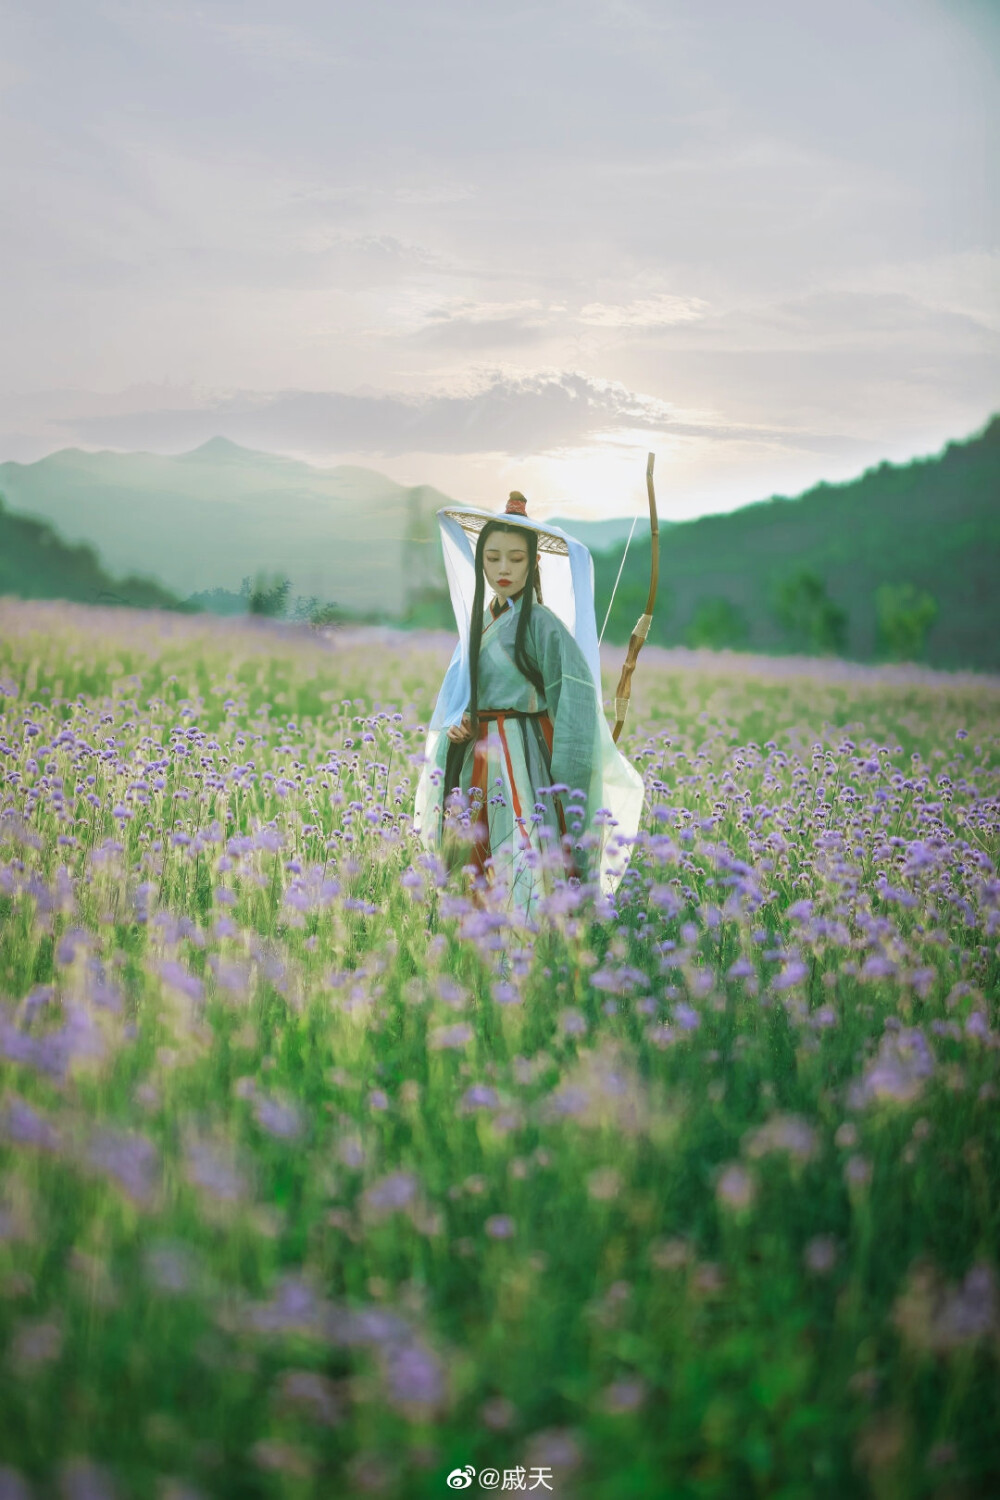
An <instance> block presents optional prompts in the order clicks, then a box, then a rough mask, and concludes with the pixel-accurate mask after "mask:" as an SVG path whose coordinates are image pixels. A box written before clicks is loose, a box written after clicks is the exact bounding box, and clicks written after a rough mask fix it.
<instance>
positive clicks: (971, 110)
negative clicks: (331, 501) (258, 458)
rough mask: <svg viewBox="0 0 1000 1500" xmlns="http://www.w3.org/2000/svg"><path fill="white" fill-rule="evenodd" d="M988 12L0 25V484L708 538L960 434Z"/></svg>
mask: <svg viewBox="0 0 1000 1500" xmlns="http://www.w3.org/2000/svg"><path fill="white" fill-rule="evenodd" d="M998 73H1000V6H998V5H996V4H995V3H993V0H948V3H943V0H837V3H836V4H829V3H827V0H755V3H754V4H752V5H751V4H749V3H747V0H544V3H539V4H518V3H517V0H513V3H508V4H506V5H504V6H500V5H499V4H487V3H485V0H427V3H424V4H414V3H413V0H365V4H363V5H360V4H358V3H357V0H350V3H349V4H348V3H343V0H283V3H282V4H281V5H277V4H275V3H274V0H270V3H267V4H262V3H259V0H232V3H229V0H199V3H189V0H103V3H96V0H62V3H51V0H17V3H11V0H0V129H2V140H3V149H2V151H0V327H2V330H3V336H2V337H0V459H16V460H19V461H22V462H29V461H32V460H34V459H36V458H38V457H40V456H42V455H43V454H45V453H48V452H51V451H53V450H56V449H59V448H62V447H66V446H71V445H72V446H80V447H86V448H101V447H110V448H117V449H137V448H138V449H148V450H151V451H155V452H161V453H179V452H184V451H187V450H189V449H191V448H194V447H196V446H198V445H199V444H200V443H202V442H204V441H206V440H207V439H208V438H210V437H212V436H214V435H216V434H221V435H223V436H225V437H228V438H231V439H232V440H234V441H236V442H239V443H242V444H245V445H246V446H249V447H254V448H260V449H265V450H268V451H273V452H280V453H286V454H291V455H293V456H296V457H300V458H303V459H307V460H308V461H310V462H313V463H317V464H322V465H324V466H328V465H333V464H338V463H351V464H362V465H364V466H365V467H369V468H374V469H377V470H379V471H380V472H382V473H385V474H388V475H389V476H390V477H392V478H393V479H396V480H398V481H401V482H404V483H407V484H416V483H429V484H434V485H436V486H438V487H439V488H440V489H442V490H444V491H445V492H446V493H447V494H449V495H452V496H454V497H456V498H458V499H460V500H462V501H463V502H466V503H472V504H481V505H487V506H499V505H502V503H503V501H504V499H505V497H506V494H507V492H508V491H509V490H510V489H512V488H517V489H520V490H522V491H524V493H525V494H527V495H528V497H529V505H530V506H531V509H532V510H533V511H534V512H535V513H537V514H539V515H541V516H544V515H546V514H553V513H554V512H558V513H560V514H562V515H573V516H578V517H582V518H588V519H596V518H598V517H601V516H610V515H627V514H630V513H633V512H634V511H635V510H636V509H639V508H641V507H643V506H644V504H645V501H644V495H645V483H644V473H645V461H646V453H647V452H648V451H653V452H655V454H656V477H657V494H658V498H659V504H660V511H661V514H662V515H663V516H665V517H669V518H671V519H683V518H686V517H688V516H693V515H697V514H701V513H704V512H707V511H720V510H729V509H732V508H734V507H735V506H738V505H741V504H745V503H748V502H750V501H753V500H756V499H760V498H763V497H766V496H768V495H771V494H775V493H781V494H794V493H798V492H799V491H801V490H803V489H805V488H807V487H808V486H809V485H811V484H813V483H815V482H816V481H818V480H820V479H826V480H834V481H835V480H838V479H846V478H850V477H852V476H854V475H856V474H858V473H860V472H862V470H863V469H864V468H866V467H868V466H869V465H871V464H874V463H878V462H880V461H882V460H883V459H889V460H890V461H902V460H905V459H907V458H909V457H911V456H913V455H915V454H925V453H931V452H935V451H937V450H938V449H939V448H940V447H941V446H942V445H943V444H944V443H945V442H946V441H948V440H949V439H952V438H961V437H964V436H966V435H968V434H969V433H971V432H973V431H975V430H976V429H978V428H980V427H981V426H982V425H983V424H984V422H985V421H986V420H987V419H988V418H989V416H990V415H991V413H992V412H994V411H996V410H1000V359H998V350H1000V275H998V272H1000V183H998V175H1000V153H998V152H997V151H996V149H995V143H996V142H997V140H1000V88H998V81H1000V80H998Z"/></svg>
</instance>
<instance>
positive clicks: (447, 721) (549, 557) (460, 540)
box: [414, 507, 643, 892]
mask: <svg viewBox="0 0 1000 1500" xmlns="http://www.w3.org/2000/svg"><path fill="white" fill-rule="evenodd" d="M460 516H461V517H468V518H469V520H470V521H472V520H473V518H476V519H477V520H478V518H481V517H484V518H485V519H486V520H489V521H502V522H503V523H504V524H505V525H509V526H518V527H521V528H523V529H525V530H530V531H537V532H538V533H539V540H540V541H541V538H542V537H543V536H544V537H545V538H547V539H548V538H552V539H554V540H555V542H556V544H557V545H558V547H559V550H558V551H556V550H551V549H550V547H549V546H544V545H541V546H539V549H538V571H539V578H540V580H541V585H542V599H543V600H544V602H545V606H546V608H547V609H550V610H551V611H552V613H553V614H555V615H558V617H559V619H560V620H561V621H562V623H563V624H564V625H565V626H566V629H567V630H568V631H569V633H570V635H572V637H573V639H574V640H575V641H576V643H577V645H578V646H579V647H580V650H581V651H582V652H583V655H584V659H585V660H586V663H587V666H588V667H589V668H590V673H591V676H592V677H593V679H594V684H595V687H596V689H597V702H598V705H599V713H598V717H599V720H600V731H599V733H600V739H601V769H602V773H603V780H604V806H605V807H606V808H607V809H608V811H609V812H610V813H611V816H612V818H613V819H614V823H613V824H609V825H608V833H609V835H610V836H609V837H608V838H606V839H605V842H604V848H603V852H602V856H601V886H602V889H603V890H604V891H606V892H610V891H613V890H614V889H615V887H616V886H617V884H618V882H619V880H620V879H621V877H622V875H623V874H624V873H625V869H626V866H627V865H628V860H629V855H630V853H631V840H632V839H634V837H635V834H636V832H637V831H638V827H639V818H640V816H641V813H642V800H643V783H642V777H641V776H640V775H639V773H638V771H637V770H636V769H635V767H634V766H633V765H632V764H631V763H630V762H629V761H627V760H626V759H625V757H624V755H622V753H621V751H620V750H619V749H618V747H617V745H616V744H615V743H614V741H613V740H612V738H611V730H610V729H609V728H608V722H607V719H606V718H605V716H604V710H603V702H604V690H603V688H602V686H601V658H600V652H599V649H598V641H597V618H596V614H595V609H594V560H593V558H592V557H591V555H590V552H589V550H588V549H587V548H586V547H585V546H584V545H583V543H582V542H578V541H577V540H576V538H575V537H572V536H569V535H568V533H566V532H565V531H563V530H562V528H561V527H559V526H549V525H546V524H543V523H541V522H538V521H534V520H532V519H531V518H530V517H528V516H523V515H515V514H506V513H496V512H493V511H482V510H476V509H473V508H472V507H468V508H465V507H462V508H458V507H449V508H447V509H445V510H439V511H438V524H439V526H440V528H441V548H442V551H443V552H444V565H445V572H446V574H447V577H448V589H449V591H450V593H451V603H452V608H453V609H454V611H455V623H456V625H457V626H458V644H457V645H456V647H455V651H454V654H453V656H452V658H451V662H450V664H449V666H448V670H447V672H446V673H445V677H444V682H443V683H442V684H441V691H440V692H439V693H438V697H437V702H436V704H435V705H434V712H433V714H432V715H431V721H430V727H429V731H428V735H427V747H426V751H425V756H424V767H423V770H422V771H421V774H420V780H419V783H418V785H417V795H416V805H415V808H414V826H415V827H416V828H417V831H418V832H420V833H421V837H422V838H423V839H424V842H425V843H427V844H430V843H431V842H432V841H433V826H434V819H433V818H432V817H430V816H428V813H429V809H430V804H431V793H432V791H433V788H432V786H431V780H430V767H431V766H432V765H433V763H434V754H435V750H436V748H437V744H438V739H439V737H440V735H441V734H442V733H443V731H444V730H446V729H448V728H449V727H450V726H451V725H453V724H459V723H461V720H462V715H463V713H464V712H465V711H466V709H467V708H468V706H469V626H470V621H471V618H472V604H473V596H474V594H475V587H476V546H475V531H478V530H479V529H481V527H479V526H478V525H477V526H476V527H475V531H474V533H473V535H470V532H469V530H468V529H466V527H464V526H463V525H462V524H461V523H460V521H459V519H458V518H459V517H460ZM563 547H565V551H563V550H562V548H563ZM626 840H628V841H629V842H624V841H626Z"/></svg>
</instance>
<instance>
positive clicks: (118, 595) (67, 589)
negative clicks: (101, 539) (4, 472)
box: [0, 499, 178, 609]
mask: <svg viewBox="0 0 1000 1500" xmlns="http://www.w3.org/2000/svg"><path fill="white" fill-rule="evenodd" d="M3 594H16V595H17V596H18V597H19V598H21V599H72V600H74V601H76V602H78V603H83V604H130V605H132V606H134V607H135V608H137V609H173V608H176V607H177V605H178V600H177V599H176V598H175V597H174V595H172V594H171V593H169V592H168V591H167V590H166V589H164V588H161V587H160V585H159V584H158V583H156V582H155V581H154V580H152V579H150V578H142V577H136V576H130V577H128V578H112V577H111V576H110V575H109V574H108V573H106V572H105V571H104V569H103V568H102V566H101V564H100V561H99V560H98V557H97V554H96V553H95V552H94V549H93V547H88V546H85V545H83V544H80V545H78V546H70V545H68V544H67V543H66V542H64V541H63V540H62V538H61V537H60V536H58V535H57V533H56V532H55V531H53V529H52V527H51V526H49V525H48V524H47V523H46V522H45V521H38V520H35V519H34V518H33V517H31V516H16V515H10V514H9V513H8V512H7V510H6V508H5V506H4V503H3V500H2V499H0V595H3Z"/></svg>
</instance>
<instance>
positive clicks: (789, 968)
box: [765, 954, 809, 990]
mask: <svg viewBox="0 0 1000 1500" xmlns="http://www.w3.org/2000/svg"><path fill="white" fill-rule="evenodd" d="M766 956H767V955H766V954H765V957H766ZM808 978H809V969H808V966H807V965H806V964H804V963H803V962H802V961H801V959H798V958H793V959H790V960H789V962H788V963H786V964H785V967H784V968H783V969H782V971H781V973H780V974H778V975H777V976H776V977H775V978H774V979H773V980H772V981H771V988H772V989H775V990H790V989H791V988H792V987H793V985H796V984H802V983H804V981H805V980H806V979H808Z"/></svg>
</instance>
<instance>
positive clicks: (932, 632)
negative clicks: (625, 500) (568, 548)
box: [594, 417, 1000, 670]
mask: <svg viewBox="0 0 1000 1500" xmlns="http://www.w3.org/2000/svg"><path fill="white" fill-rule="evenodd" d="M621 554H622V548H621V546H618V547H616V548H614V549H613V550H612V551H610V552H606V553H600V554H598V555H597V556H595V559H594V563H595V584H596V591H597V612H598V618H599V619H600V618H603V615H604V611H605V609H606V608H607V601H608V599H609V598H610V596H611V590H612V587H613V584H614V580H615V574H616V573H617V571H618V565H619V563H620V561H621ZM648 579H649V541H648V533H647V534H644V535H642V536H640V529H639V528H638V527H637V528H636V535H635V538H634V539H633V542H632V547H631V549H630V551H629V556H628V560H627V562H626V565H625V571H624V574H623V576H622V582H621V584H620V586H619V589H618V593H617V595H616V597H615V602H614V608H613V610H612V614H611V620H610V623H609V626H608V631H607V636H606V639H611V640H617V641H622V642H623V641H625V640H627V638H628V634H629V632H630V631H631V629H632V626H633V625H634V624H635V621H636V619H637V618H638V616H639V615H640V614H641V613H642V609H643V606H644V602H645V598H646V589H647V585H648ZM650 639H652V640H654V641H657V642H659V643H661V644H664V645H676V644H689V645H709V646H716V647H720V646H733V647H739V648H743V649H746V650H752V651H779V652H780V651H811V652H817V651H830V652H838V653H841V654H845V655H848V656H851V657H854V658H857V659H859V660H871V659H875V658H878V657H888V656H895V657H898V658H901V659H923V660H926V661H928V662H931V663H933V664H935V665H938V666H942V667H976V668H980V669H991V670H997V669H1000V417H994V418H993V420H992V421H991V422H990V423H989V424H988V426H987V427H986V428H985V429H984V430H983V431H982V432H981V433H979V434H978V435H977V436H975V437H972V438H970V439H968V440H967V441H966V442H962V443H949V444H948V446H947V447H946V448H945V449H944V451H943V452H942V453H941V454H939V455H937V456H935V457H931V458H923V459H916V460H914V461H913V462H911V463H907V464H888V463H883V464H880V465H879V466H878V467H877V468H874V469H869V470H868V471H867V472H866V473H865V474H863V475H862V476H861V477H860V478H859V479H855V480H853V481H851V482H849V483H846V484H837V485H831V484H819V485H816V486H815V488H813V489H811V490H810V491H809V492H808V493H807V494H805V495H802V496H800V497H799V498H798V499H796V500H788V499H785V498H783V497H776V498H774V499H772V500H767V501H763V502H761V503H759V504H756V505H748V506H746V507H745V508H743V509H742V510H737V511H733V512H732V513H731V514H729V515H724V516H703V517H702V518H701V519H700V520H697V521H688V522H684V523H682V524H679V525H677V526H674V527H672V528H671V530H670V532H669V534H668V535H667V536H665V537H664V539H663V543H662V546H661V551H660V595H659V604H658V608H657V610H656V614H655V616H654V620H653V628H652V632H651V635H650Z"/></svg>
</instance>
